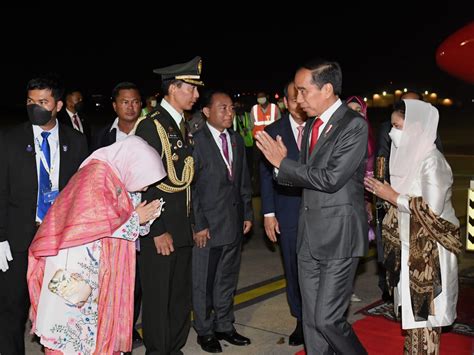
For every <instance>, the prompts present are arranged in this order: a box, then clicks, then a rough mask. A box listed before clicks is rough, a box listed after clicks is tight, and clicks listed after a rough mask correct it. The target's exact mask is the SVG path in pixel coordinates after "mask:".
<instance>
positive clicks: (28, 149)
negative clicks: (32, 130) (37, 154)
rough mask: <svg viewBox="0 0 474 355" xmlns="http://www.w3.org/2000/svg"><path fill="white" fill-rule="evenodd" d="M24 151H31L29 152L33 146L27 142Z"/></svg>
mask: <svg viewBox="0 0 474 355" xmlns="http://www.w3.org/2000/svg"><path fill="white" fill-rule="evenodd" d="M26 151H27V152H28V153H31V152H32V151H33V147H32V146H31V144H28V145H27V146H26Z"/></svg>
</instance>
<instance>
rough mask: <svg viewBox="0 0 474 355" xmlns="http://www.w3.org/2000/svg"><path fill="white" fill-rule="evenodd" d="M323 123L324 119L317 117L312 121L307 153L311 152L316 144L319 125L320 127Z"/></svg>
mask: <svg viewBox="0 0 474 355" xmlns="http://www.w3.org/2000/svg"><path fill="white" fill-rule="evenodd" d="M323 123H324V121H323V120H322V119H320V118H319V117H318V118H316V120H315V121H314V124H313V128H312V130H311V144H310V146H309V154H311V153H312V152H313V149H314V147H315V146H316V143H317V141H318V138H319V127H321V126H322V124H323Z"/></svg>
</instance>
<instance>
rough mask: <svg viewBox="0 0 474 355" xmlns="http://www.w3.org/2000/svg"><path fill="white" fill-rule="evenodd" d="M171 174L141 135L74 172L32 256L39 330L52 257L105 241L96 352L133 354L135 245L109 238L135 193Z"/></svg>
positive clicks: (33, 316) (33, 312)
mask: <svg viewBox="0 0 474 355" xmlns="http://www.w3.org/2000/svg"><path fill="white" fill-rule="evenodd" d="M165 176H166V172H165V170H164V168H163V163H162V162H161V158H160V156H159V154H158V153H157V152H156V150H155V149H153V148H152V147H151V146H149V145H148V144H147V143H146V142H145V141H144V140H143V139H141V138H139V137H135V136H130V137H127V138H126V139H124V140H122V141H120V142H117V143H115V144H112V145H110V146H108V147H105V148H102V149H99V150H98V151H96V152H95V153H93V154H92V155H91V156H90V157H89V158H88V159H87V160H86V161H85V162H84V163H83V164H82V166H81V168H80V169H79V171H78V172H77V173H76V174H74V176H73V177H72V178H71V180H70V181H69V183H68V184H67V185H66V187H65V188H64V189H63V190H62V191H61V193H60V194H59V196H58V198H57V199H56V201H55V202H54V204H53V205H52V206H51V208H50V209H49V211H48V213H47V214H46V217H45V219H44V220H43V223H42V224H41V226H40V228H39V229H38V232H37V233H36V235H35V237H34V239H33V241H32V243H31V246H30V249H29V254H28V273H27V281H28V290H29V293H30V299H31V308H30V319H31V321H32V323H33V326H32V331H34V330H35V322H36V315H37V307H38V303H39V297H40V294H41V288H42V287H43V278H44V277H43V276H44V267H45V261H46V259H45V258H46V257H48V256H53V255H57V254H58V252H59V250H61V249H67V248H71V247H75V246H78V245H84V244H87V243H91V242H93V241H96V240H99V239H100V240H101V241H102V250H101V256H100V267H99V290H100V292H99V299H98V304H99V318H98V324H97V329H98V330H97V343H96V350H95V354H110V353H112V352H114V351H122V352H127V351H131V347H132V341H131V334H132V323H133V321H132V320H133V294H134V285H135V281H134V280H135V244H134V243H131V242H129V241H127V240H124V239H118V238H109V237H110V236H111V235H112V233H113V232H114V231H115V230H116V229H117V228H119V227H120V226H121V225H122V224H123V223H125V222H126V221H127V220H128V219H129V218H130V216H131V214H132V212H133V210H134V208H133V205H132V202H131V200H130V198H129V196H128V194H127V193H126V191H127V190H128V191H130V192H134V191H138V190H141V189H143V188H144V187H146V186H148V185H150V184H153V183H155V182H157V181H159V180H161V179H162V178H163V177H165Z"/></svg>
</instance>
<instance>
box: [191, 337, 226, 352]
mask: <svg viewBox="0 0 474 355" xmlns="http://www.w3.org/2000/svg"><path fill="white" fill-rule="evenodd" d="M197 343H198V344H199V345H201V349H202V350H204V351H207V352H208V353H221V352H222V348H221V344H220V343H219V341H218V340H217V338H216V337H215V336H214V335H203V336H199V335H198V337H197Z"/></svg>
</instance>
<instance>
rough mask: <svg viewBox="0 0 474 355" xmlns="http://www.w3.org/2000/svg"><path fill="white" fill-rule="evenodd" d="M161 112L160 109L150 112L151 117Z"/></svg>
mask: <svg viewBox="0 0 474 355" xmlns="http://www.w3.org/2000/svg"><path fill="white" fill-rule="evenodd" d="M159 114H160V111H158V110H156V111H153V112H152V113H151V114H150V118H155V116H157V115H159Z"/></svg>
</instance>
